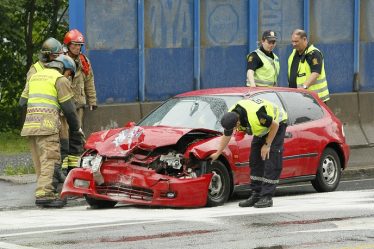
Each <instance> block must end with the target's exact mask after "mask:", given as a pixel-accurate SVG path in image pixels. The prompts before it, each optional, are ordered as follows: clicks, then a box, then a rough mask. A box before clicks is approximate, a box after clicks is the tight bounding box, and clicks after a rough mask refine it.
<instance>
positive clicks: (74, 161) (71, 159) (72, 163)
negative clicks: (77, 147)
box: [68, 155, 79, 167]
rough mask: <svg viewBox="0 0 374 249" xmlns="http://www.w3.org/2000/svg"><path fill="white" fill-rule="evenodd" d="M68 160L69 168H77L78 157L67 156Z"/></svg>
mask: <svg viewBox="0 0 374 249" xmlns="http://www.w3.org/2000/svg"><path fill="white" fill-rule="evenodd" d="M68 158H69V159H68V166H69V167H78V160H79V156H73V155H68Z"/></svg>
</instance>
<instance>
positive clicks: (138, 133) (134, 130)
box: [85, 126, 220, 157]
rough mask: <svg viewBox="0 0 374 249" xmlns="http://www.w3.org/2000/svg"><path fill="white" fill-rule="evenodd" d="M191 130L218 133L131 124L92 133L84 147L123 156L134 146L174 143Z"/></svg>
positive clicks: (148, 147) (207, 131)
mask: <svg viewBox="0 0 374 249" xmlns="http://www.w3.org/2000/svg"><path fill="white" fill-rule="evenodd" d="M191 131H199V132H206V133H211V134H220V133H219V132H217V131H212V130H206V129H191V128H175V127H166V126H147V127H141V126H133V127H125V128H118V129H111V130H107V131H100V132H95V133H92V134H91V136H90V137H89V138H88V140H87V142H86V145H85V148H86V149H95V150H97V151H98V153H99V154H100V155H102V156H107V157H124V156H126V155H128V154H129V153H130V152H131V151H132V150H134V149H135V148H140V149H143V150H148V151H152V150H154V149H155V148H157V147H163V146H168V145H174V144H176V143H177V142H178V140H179V139H180V138H181V137H183V136H184V135H186V134H187V133H190V132H191Z"/></svg>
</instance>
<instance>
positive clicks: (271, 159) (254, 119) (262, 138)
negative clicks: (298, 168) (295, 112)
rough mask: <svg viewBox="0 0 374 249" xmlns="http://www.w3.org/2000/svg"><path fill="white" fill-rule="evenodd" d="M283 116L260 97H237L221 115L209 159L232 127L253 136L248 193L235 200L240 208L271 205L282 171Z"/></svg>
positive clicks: (221, 147) (223, 144) (214, 156)
mask: <svg viewBox="0 0 374 249" xmlns="http://www.w3.org/2000/svg"><path fill="white" fill-rule="evenodd" d="M287 117H288V116H287V113H286V112H285V111H284V110H283V108H282V107H279V106H277V105H275V104H274V103H272V102H270V101H267V100H265V99H260V98H257V99H244V100H240V101H238V102H237V103H236V104H235V105H234V106H233V107H232V108H230V111H229V112H227V113H225V114H224V115H223V117H222V119H221V125H222V127H223V128H224V134H223V136H222V139H221V141H220V144H219V147H218V149H217V152H215V153H213V154H212V155H211V156H210V158H211V159H212V160H213V161H214V160H216V159H217V158H218V157H219V156H220V155H221V153H222V152H223V150H224V149H225V148H226V146H227V145H228V143H229V142H230V139H231V136H232V134H233V132H234V129H237V130H242V131H245V132H246V133H247V134H249V135H253V139H252V143H251V153H250V158H249V161H250V164H249V165H250V167H251V175H250V179H251V186H250V187H251V193H250V197H249V198H248V199H247V200H245V201H241V202H239V206H240V207H252V206H254V207H256V208H266V207H271V206H273V200H272V197H273V195H274V193H275V188H276V185H277V184H278V182H279V177H280V174H281V172H282V157H283V144H284V136H285V132H286V128H287Z"/></svg>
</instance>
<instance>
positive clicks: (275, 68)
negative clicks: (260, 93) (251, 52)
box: [254, 49, 280, 86]
mask: <svg viewBox="0 0 374 249" xmlns="http://www.w3.org/2000/svg"><path fill="white" fill-rule="evenodd" d="M255 52H256V53H257V55H258V56H259V57H260V59H261V61H262V63H263V64H264V65H263V66H262V67H260V68H258V69H256V71H255V73H254V79H255V83H256V86H276V85H277V80H278V75H279V69H280V65H279V59H278V56H276V55H275V54H274V53H273V54H274V59H272V58H271V57H269V56H267V55H266V54H265V53H264V52H262V51H261V50H260V49H256V50H255Z"/></svg>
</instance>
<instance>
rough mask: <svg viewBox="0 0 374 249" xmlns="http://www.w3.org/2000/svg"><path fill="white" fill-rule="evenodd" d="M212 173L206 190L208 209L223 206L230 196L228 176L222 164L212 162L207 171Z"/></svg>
mask: <svg viewBox="0 0 374 249" xmlns="http://www.w3.org/2000/svg"><path fill="white" fill-rule="evenodd" d="M208 171H209V172H210V173H213V176H212V180H211V182H210V184H209V190H208V200H207V206H208V207H215V206H220V205H223V204H224V203H225V202H226V201H227V200H228V199H229V196H230V175H229V172H228V170H227V168H226V167H225V165H223V163H221V162H220V161H214V162H213V163H212V164H211V165H210V167H209V170H208Z"/></svg>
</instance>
